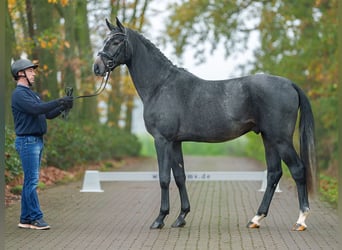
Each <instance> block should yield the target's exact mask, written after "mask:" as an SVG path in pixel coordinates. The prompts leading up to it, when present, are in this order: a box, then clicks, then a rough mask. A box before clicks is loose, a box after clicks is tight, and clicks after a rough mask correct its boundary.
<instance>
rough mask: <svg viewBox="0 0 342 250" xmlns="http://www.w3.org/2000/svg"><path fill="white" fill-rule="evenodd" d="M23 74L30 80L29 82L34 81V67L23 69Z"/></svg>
mask: <svg viewBox="0 0 342 250" xmlns="http://www.w3.org/2000/svg"><path fill="white" fill-rule="evenodd" d="M25 74H26V77H27V79H28V80H29V81H30V83H34V77H35V75H36V71H35V69H34V68H28V69H25Z"/></svg>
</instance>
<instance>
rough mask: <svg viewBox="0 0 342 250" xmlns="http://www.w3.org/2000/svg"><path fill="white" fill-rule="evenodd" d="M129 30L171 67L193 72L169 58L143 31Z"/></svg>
mask: <svg viewBox="0 0 342 250" xmlns="http://www.w3.org/2000/svg"><path fill="white" fill-rule="evenodd" d="M128 30H129V31H131V32H132V33H134V34H135V35H136V36H137V37H138V38H139V40H140V41H141V42H142V43H143V44H144V45H145V46H146V47H147V48H148V49H149V50H151V51H153V52H154V53H153V55H154V56H155V57H157V58H159V59H161V60H162V61H164V62H165V63H166V64H168V65H169V66H170V67H172V68H174V69H178V70H180V71H184V72H187V73H189V74H192V73H190V72H189V71H187V70H186V69H184V68H180V67H178V66H177V65H175V64H173V63H172V62H171V61H170V59H169V58H167V57H166V56H165V55H164V53H163V52H161V50H160V49H159V48H158V47H157V46H156V45H154V44H153V43H152V42H151V41H150V40H149V39H147V38H146V37H145V36H144V35H142V34H141V33H139V32H137V31H135V30H132V29H128Z"/></svg>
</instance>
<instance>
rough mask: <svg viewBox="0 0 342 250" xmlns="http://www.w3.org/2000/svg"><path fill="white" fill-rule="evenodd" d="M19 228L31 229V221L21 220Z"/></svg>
mask: <svg viewBox="0 0 342 250" xmlns="http://www.w3.org/2000/svg"><path fill="white" fill-rule="evenodd" d="M18 227H19V228H31V221H29V220H20V222H19V224H18Z"/></svg>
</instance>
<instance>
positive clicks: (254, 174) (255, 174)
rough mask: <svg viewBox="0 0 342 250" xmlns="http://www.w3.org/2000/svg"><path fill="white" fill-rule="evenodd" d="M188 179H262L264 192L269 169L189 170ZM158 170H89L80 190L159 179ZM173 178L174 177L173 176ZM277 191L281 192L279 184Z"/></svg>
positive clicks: (98, 189)
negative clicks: (115, 183)
mask: <svg viewBox="0 0 342 250" xmlns="http://www.w3.org/2000/svg"><path fill="white" fill-rule="evenodd" d="M186 179H187V181H262V184H261V188H260V189H259V190H258V191H261V192H264V191H265V189H266V185H267V171H249V172H246V171H237V172H232V171H225V172H219V171H208V172H187V173H186ZM158 180H159V175H158V172H99V171H97V170H87V171H86V172H85V175H84V179H83V186H82V189H81V191H80V192H103V190H102V189H101V184H100V182H101V181H158ZM172 180H173V177H172ZM276 192H281V190H280V188H279V184H278V186H277V189H276Z"/></svg>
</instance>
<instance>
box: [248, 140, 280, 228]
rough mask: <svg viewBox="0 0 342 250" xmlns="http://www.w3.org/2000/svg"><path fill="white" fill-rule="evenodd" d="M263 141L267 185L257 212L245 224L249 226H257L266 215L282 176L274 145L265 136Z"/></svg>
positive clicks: (278, 157)
mask: <svg viewBox="0 0 342 250" xmlns="http://www.w3.org/2000/svg"><path fill="white" fill-rule="evenodd" d="M263 141H264V146H265V154H266V163H267V187H266V190H265V194H264V197H263V199H262V202H261V204H260V207H259V209H258V212H257V214H256V215H255V216H254V217H253V218H252V219H251V220H250V221H249V222H248V224H247V227H249V228H259V226H260V221H261V220H262V219H263V218H264V217H266V216H267V214H268V210H269V207H270V204H271V201H272V197H273V195H274V192H275V190H276V187H277V184H278V182H279V180H280V178H281V176H282V169H281V158H280V156H279V153H278V151H277V149H276V147H274V145H272V143H271V141H269V140H268V139H266V138H265V136H263Z"/></svg>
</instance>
